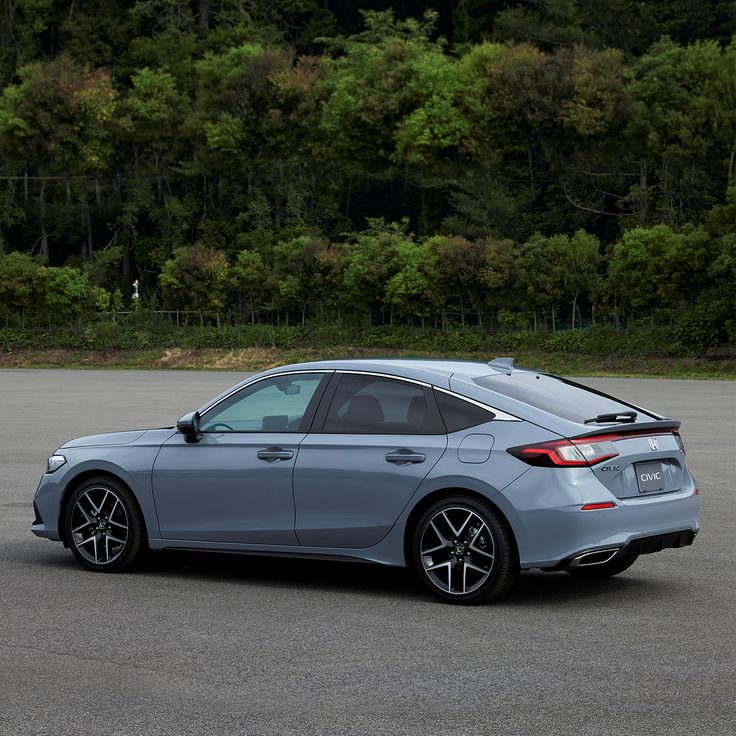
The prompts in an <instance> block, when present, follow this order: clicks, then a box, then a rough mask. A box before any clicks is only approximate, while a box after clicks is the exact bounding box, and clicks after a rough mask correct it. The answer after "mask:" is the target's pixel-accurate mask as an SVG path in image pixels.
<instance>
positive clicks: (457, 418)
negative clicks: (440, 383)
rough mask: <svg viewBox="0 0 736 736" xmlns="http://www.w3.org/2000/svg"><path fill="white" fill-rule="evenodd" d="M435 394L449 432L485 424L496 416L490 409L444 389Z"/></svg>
mask: <svg viewBox="0 0 736 736" xmlns="http://www.w3.org/2000/svg"><path fill="white" fill-rule="evenodd" d="M434 395H435V397H436V399H437V406H439V408H440V414H442V421H443V422H444V423H445V427H447V431H448V432H457V431H458V430H461V429H467V428H468V427H475V426H477V425H478V424H485V423H486V422H490V421H491V419H493V418H494V417H495V416H496V415H495V414H494V413H493V412H492V411H488V409H483V408H481V407H480V406H476V405H475V404H471V403H470V402H469V401H463V400H462V399H458V398H456V397H455V396H450V395H449V394H446V393H443V392H442V391H435V392H434Z"/></svg>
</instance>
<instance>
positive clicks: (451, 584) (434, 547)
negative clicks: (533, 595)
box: [412, 495, 519, 605]
mask: <svg viewBox="0 0 736 736" xmlns="http://www.w3.org/2000/svg"><path fill="white" fill-rule="evenodd" d="M412 555H413V563H414V569H415V570H416V572H417V574H418V575H419V578H420V580H421V581H422V583H423V584H424V586H425V587H426V588H428V589H429V590H430V591H431V592H432V593H434V594H435V595H436V596H437V597H438V598H440V599H441V600H443V601H445V602H447V603H459V604H466V605H469V604H476V603H482V602H483V601H487V600H492V599H497V598H500V597H501V596H502V595H504V593H506V592H507V591H508V590H509V589H510V588H511V587H512V586H513V584H514V583H515V582H516V578H517V577H518V575H519V561H518V556H517V553H516V545H515V544H514V540H513V537H512V535H511V532H510V531H509V529H508V528H507V526H506V524H505V523H504V522H503V520H502V519H501V518H500V517H499V515H498V514H497V512H496V511H495V510H494V509H493V508H492V507H491V506H490V505H489V504H486V503H483V502H482V501H479V500H478V499H476V498H474V497H472V496H465V495H457V496H448V497H447V498H444V499H442V500H440V501H438V502H437V503H434V504H433V505H432V506H430V507H429V508H428V509H427V510H426V511H425V512H424V514H422V517H421V518H420V519H419V521H418V523H417V525H416V528H415V530H414V536H413V541H412Z"/></svg>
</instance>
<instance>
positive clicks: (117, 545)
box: [64, 477, 146, 572]
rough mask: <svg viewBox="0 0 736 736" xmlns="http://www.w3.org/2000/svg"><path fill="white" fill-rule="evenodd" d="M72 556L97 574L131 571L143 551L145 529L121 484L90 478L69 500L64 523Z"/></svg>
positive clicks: (129, 494) (134, 503) (132, 501)
mask: <svg viewBox="0 0 736 736" xmlns="http://www.w3.org/2000/svg"><path fill="white" fill-rule="evenodd" d="M64 524H65V531H66V539H67V542H68V543H69V547H70V549H71V551H72V553H73V554H74V556H75V557H76V558H77V560H79V562H81V563H82V564H83V565H84V566H85V567H86V568H88V569H90V570H94V571H96V572H121V571H123V570H129V569H131V568H132V567H133V566H134V565H135V564H136V563H137V562H139V561H140V559H141V556H142V554H143V552H144V551H145V548H146V527H145V523H144V520H143V515H142V514H141V511H140V509H139V508H138V504H137V503H136V500H135V498H134V497H133V494H132V493H131V492H130V491H129V490H128V489H127V488H126V487H125V486H124V485H123V484H122V483H120V482H118V481H116V480H114V479H112V478H108V477H99V478H90V479H88V480H86V481H85V482H84V483H82V484H81V485H80V486H79V487H78V488H77V489H76V490H75V491H74V492H73V493H72V496H71V498H70V499H69V503H68V505H67V508H66V516H65V519H64Z"/></svg>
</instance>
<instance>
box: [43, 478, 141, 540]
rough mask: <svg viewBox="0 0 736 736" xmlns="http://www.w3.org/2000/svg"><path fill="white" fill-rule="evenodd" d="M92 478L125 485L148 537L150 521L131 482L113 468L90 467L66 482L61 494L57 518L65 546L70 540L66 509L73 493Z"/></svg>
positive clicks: (60, 535) (60, 536)
mask: <svg viewBox="0 0 736 736" xmlns="http://www.w3.org/2000/svg"><path fill="white" fill-rule="evenodd" d="M90 478H110V480H114V481H115V482H117V483H120V484H121V485H123V486H125V488H126V489H127V490H128V492H129V493H130V495H131V496H132V497H133V500H134V501H135V503H136V505H137V506H138V510H139V511H140V512H141V517H142V518H143V523H144V524H145V526H146V538H148V522H147V521H146V515H145V514H144V513H143V509H142V508H141V504H140V501H139V500H138V497H137V496H136V494H135V492H134V491H133V489H132V488H131V487H130V483H128V482H127V481H126V480H124V479H123V478H122V477H121V476H120V475H118V474H117V473H114V472H112V471H111V470H108V469H105V468H96V469H95V468H88V469H87V470H83V471H82V472H81V473H79V474H78V475H75V476H74V477H73V478H70V479H69V482H68V483H67V484H66V486H65V488H64V492H63V493H62V496H61V504H60V505H59V518H58V520H57V525H58V530H59V538H60V539H61V541H62V542H63V544H64V546H65V547H68V546H69V540H68V539H67V538H66V529H65V526H66V525H65V524H64V518H65V516H66V510H67V507H68V506H69V499H70V498H71V497H72V494H73V493H74V491H75V490H76V489H77V488H79V486H80V485H82V483H84V482H85V481H87V480H89V479H90Z"/></svg>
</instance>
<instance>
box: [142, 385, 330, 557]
mask: <svg viewBox="0 0 736 736" xmlns="http://www.w3.org/2000/svg"><path fill="white" fill-rule="evenodd" d="M325 375H326V374H325V373H319V372H311V373H309V372H305V373H298V374H283V375H276V376H271V377H268V378H265V379H262V380H260V381H257V382H255V383H253V384H250V385H248V386H246V387H244V388H243V389H241V390H240V391H238V392H237V393H236V394H234V395H232V396H230V397H228V398H226V399H225V400H224V401H222V402H221V403H219V404H217V405H215V406H214V407H213V408H212V409H210V410H208V411H206V412H205V414H204V415H203V416H202V426H201V431H202V437H201V439H200V441H199V442H197V443H187V442H186V441H185V440H184V436H183V435H181V434H179V433H177V434H175V435H174V436H173V437H172V438H171V439H170V440H168V441H167V442H166V443H164V445H163V447H162V448H161V452H160V453H159V455H158V457H157V458H156V462H155V464H154V467H153V492H154V499H155V502H156V511H157V513H158V518H159V524H160V529H161V536H162V537H163V538H164V539H172V540H175V539H181V540H196V541H203V542H230V543H241V544H297V543H298V542H297V538H296V535H295V533H294V496H293V486H292V475H293V470H294V464H295V461H296V458H297V454H298V450H299V443H300V442H301V441H302V440H303V439H304V437H305V436H306V429H307V428H308V426H309V422H311V419H312V417H313V415H314V409H315V407H316V404H317V403H318V401H319V397H320V395H321V393H322V390H323V388H324V383H325V381H326V380H327V379H326V378H325Z"/></svg>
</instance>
